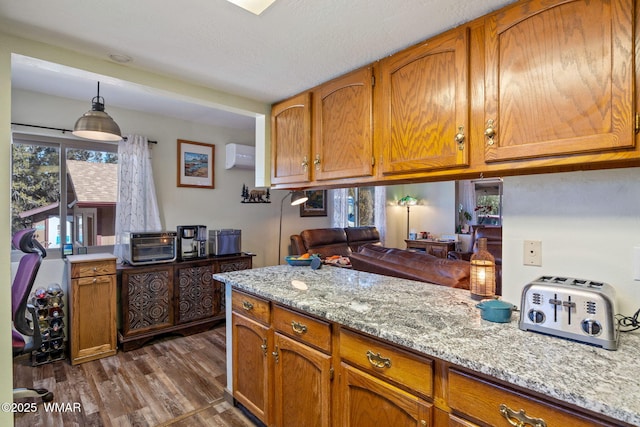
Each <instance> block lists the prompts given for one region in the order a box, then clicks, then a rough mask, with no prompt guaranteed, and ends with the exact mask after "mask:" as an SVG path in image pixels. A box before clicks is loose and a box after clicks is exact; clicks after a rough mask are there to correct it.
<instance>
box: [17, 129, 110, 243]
mask: <svg viewBox="0 0 640 427" xmlns="http://www.w3.org/2000/svg"><path fill="white" fill-rule="evenodd" d="M44 139H46V141H42V140H41V138H38V137H34V138H33V139H30V138H29V137H18V138H16V137H15V136H14V142H13V144H12V182H11V227H12V233H15V232H17V231H18V230H21V229H24V228H35V229H36V230H37V231H36V238H37V239H38V241H40V242H41V243H42V245H43V246H45V247H46V248H49V249H53V248H62V246H63V245H65V244H69V245H73V246H74V247H79V246H83V247H90V246H105V245H112V244H113V243H114V241H115V236H114V233H115V231H114V230H115V227H114V224H115V206H116V202H117V152H116V150H117V146H116V145H114V144H101V143H96V142H92V143H87V142H78V141H75V140H66V139H57V138H44ZM52 140H53V141H52ZM60 153H65V155H64V158H65V161H63V162H61V160H60V157H61V156H60ZM61 177H64V178H65V179H64V180H62V179H61ZM61 218H65V221H61V220H60V219H61Z"/></svg>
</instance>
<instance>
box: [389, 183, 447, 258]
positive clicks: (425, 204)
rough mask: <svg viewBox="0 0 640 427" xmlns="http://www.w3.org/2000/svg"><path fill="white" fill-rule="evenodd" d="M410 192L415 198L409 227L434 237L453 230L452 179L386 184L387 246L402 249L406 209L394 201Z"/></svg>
mask: <svg viewBox="0 0 640 427" xmlns="http://www.w3.org/2000/svg"><path fill="white" fill-rule="evenodd" d="M406 195H410V196H413V197H415V198H417V199H418V204H417V205H416V206H411V208H410V211H409V228H410V229H415V230H416V231H417V232H421V231H428V232H429V233H432V234H433V235H435V236H441V235H443V234H453V233H454V232H455V212H456V211H455V205H456V200H455V182H454V181H450V182H431V183H424V184H404V185H390V186H387V236H386V242H385V245H386V246H387V247H395V248H402V249H404V248H406V244H405V241H404V239H406V238H407V208H406V207H404V206H398V200H399V199H401V198H402V197H404V196H406Z"/></svg>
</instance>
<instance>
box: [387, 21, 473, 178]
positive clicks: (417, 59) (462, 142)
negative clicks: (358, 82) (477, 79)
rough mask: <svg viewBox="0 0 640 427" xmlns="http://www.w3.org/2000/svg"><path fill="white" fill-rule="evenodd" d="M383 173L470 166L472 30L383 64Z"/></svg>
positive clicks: (449, 34)
mask: <svg viewBox="0 0 640 427" xmlns="http://www.w3.org/2000/svg"><path fill="white" fill-rule="evenodd" d="M380 93H381V96H380V100H379V103H377V104H376V105H377V107H378V109H377V111H378V113H379V116H378V117H379V119H378V123H379V126H380V144H381V150H382V165H381V169H382V173H383V174H385V175H387V174H397V173H407V172H420V171H430V170H436V169H444V168H453V167H461V166H466V165H468V161H469V160H468V159H469V154H468V153H469V142H468V137H467V133H468V129H469V30H468V29H467V28H466V27H461V28H458V29H456V30H453V31H449V32H447V33H445V34H443V35H441V36H437V37H434V38H433V39H431V40H429V41H427V42H425V43H423V44H421V45H418V46H415V47H412V48H409V49H406V50H404V51H402V52H400V53H397V54H395V55H393V56H390V57H388V58H385V59H383V60H382V61H380Z"/></svg>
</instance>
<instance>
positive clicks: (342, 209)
mask: <svg viewBox="0 0 640 427" xmlns="http://www.w3.org/2000/svg"><path fill="white" fill-rule="evenodd" d="M331 192H332V193H333V211H332V212H331V227H334V228H346V227H347V226H348V225H349V224H348V216H349V189H347V188H338V189H336V190H331Z"/></svg>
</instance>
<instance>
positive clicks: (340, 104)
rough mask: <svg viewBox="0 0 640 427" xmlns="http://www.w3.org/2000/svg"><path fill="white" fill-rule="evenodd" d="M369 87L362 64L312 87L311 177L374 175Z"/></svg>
mask: <svg viewBox="0 0 640 427" xmlns="http://www.w3.org/2000/svg"><path fill="white" fill-rule="evenodd" d="M372 86H373V68H372V67H365V68H362V69H360V70H356V71H354V72H352V73H349V74H347V75H345V76H342V77H339V78H337V79H335V80H332V81H330V82H328V83H325V84H323V85H321V86H319V87H318V88H316V89H315V90H314V93H313V118H314V120H313V129H314V136H315V138H314V141H313V179H314V180H318V181H322V180H330V179H339V178H354V177H367V176H372V175H373V164H374V155H373V122H372V114H373V105H372V104H373V89H372Z"/></svg>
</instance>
